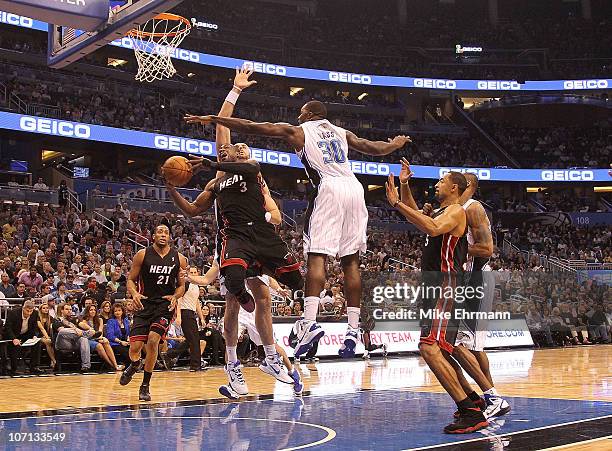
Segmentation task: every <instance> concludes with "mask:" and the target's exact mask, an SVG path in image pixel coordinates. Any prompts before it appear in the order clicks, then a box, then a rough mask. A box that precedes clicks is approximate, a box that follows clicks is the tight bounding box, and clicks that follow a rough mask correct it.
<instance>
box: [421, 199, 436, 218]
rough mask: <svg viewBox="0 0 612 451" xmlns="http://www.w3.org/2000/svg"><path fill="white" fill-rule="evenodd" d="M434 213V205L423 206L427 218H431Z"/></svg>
mask: <svg viewBox="0 0 612 451" xmlns="http://www.w3.org/2000/svg"><path fill="white" fill-rule="evenodd" d="M433 211H434V208H433V205H431V204H430V203H429V202H428V203H426V204H425V205H423V214H424V215H425V216H431V214H432V213H433Z"/></svg>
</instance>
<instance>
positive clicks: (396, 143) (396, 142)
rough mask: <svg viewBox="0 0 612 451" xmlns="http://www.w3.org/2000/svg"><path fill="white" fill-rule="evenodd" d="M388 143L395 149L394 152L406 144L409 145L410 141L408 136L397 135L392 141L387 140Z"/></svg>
mask: <svg viewBox="0 0 612 451" xmlns="http://www.w3.org/2000/svg"><path fill="white" fill-rule="evenodd" d="M389 142H390V143H391V144H393V147H395V150H399V149H401V148H402V147H404V146H405V145H406V144H408V143H411V142H412V139H410V136H405V135H398V136H396V137H395V138H393V139H391V138H389Z"/></svg>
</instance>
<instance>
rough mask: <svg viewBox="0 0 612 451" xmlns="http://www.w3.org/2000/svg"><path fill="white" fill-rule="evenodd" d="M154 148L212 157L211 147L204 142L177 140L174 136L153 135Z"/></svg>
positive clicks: (185, 139)
mask: <svg viewBox="0 0 612 451" xmlns="http://www.w3.org/2000/svg"><path fill="white" fill-rule="evenodd" d="M154 142H155V147H156V148H158V149H163V150H172V151H174V152H188V153H199V154H202V155H212V154H213V146H212V144H211V143H209V142H206V141H198V140H196V139H187V138H177V137H175V136H163V135H155V141H154Z"/></svg>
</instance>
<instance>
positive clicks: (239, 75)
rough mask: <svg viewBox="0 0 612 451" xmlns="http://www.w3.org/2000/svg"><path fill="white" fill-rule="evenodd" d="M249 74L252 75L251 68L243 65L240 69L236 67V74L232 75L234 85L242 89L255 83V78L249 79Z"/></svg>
mask: <svg viewBox="0 0 612 451" xmlns="http://www.w3.org/2000/svg"><path fill="white" fill-rule="evenodd" d="M251 75H253V69H247V68H245V67H243V68H242V69H241V68H239V67H237V68H236V76H235V77H234V86H235V87H237V88H238V89H240V90H243V89H246V88H248V87H249V86H253V85H256V84H257V82H256V81H255V80H249V77H250V76H251Z"/></svg>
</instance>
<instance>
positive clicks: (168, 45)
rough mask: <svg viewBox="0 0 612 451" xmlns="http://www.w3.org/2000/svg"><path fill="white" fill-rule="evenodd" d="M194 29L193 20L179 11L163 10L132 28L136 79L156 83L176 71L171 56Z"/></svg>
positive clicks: (131, 37)
mask: <svg viewBox="0 0 612 451" xmlns="http://www.w3.org/2000/svg"><path fill="white" fill-rule="evenodd" d="M190 31H191V23H190V22H189V21H188V20H187V19H185V18H184V17H181V16H177V15H176V14H170V13H162V14H159V15H157V16H155V17H154V18H153V19H150V20H148V21H147V22H145V23H144V24H142V25H139V26H138V27H137V28H134V29H133V30H131V31H130V32H129V34H128V37H129V38H130V40H131V41H132V47H133V48H134V54H135V55H136V61H137V63H138V73H137V74H136V80H138V81H142V82H145V81H146V82H149V83H151V82H153V81H155V80H161V79H163V78H171V77H172V76H173V75H174V74H176V69H175V68H174V65H173V64H172V55H173V54H174V51H175V50H176V48H177V47H178V46H179V45H180V44H181V42H183V39H185V37H186V36H187V35H188V34H189V32H190Z"/></svg>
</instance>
